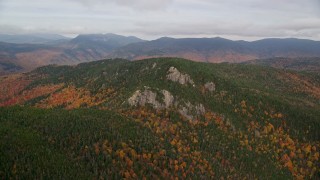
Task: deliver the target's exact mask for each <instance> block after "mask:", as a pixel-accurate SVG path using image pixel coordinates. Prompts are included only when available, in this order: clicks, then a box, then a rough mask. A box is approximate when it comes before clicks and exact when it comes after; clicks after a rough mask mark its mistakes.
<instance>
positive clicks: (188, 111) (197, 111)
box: [178, 102, 206, 120]
mask: <svg viewBox="0 0 320 180" xmlns="http://www.w3.org/2000/svg"><path fill="white" fill-rule="evenodd" d="M178 111H179V113H180V114H181V115H182V116H184V117H185V118H186V119H188V120H192V119H194V116H200V115H204V114H205V113H206V110H205V108H204V106H203V104H201V103H200V104H198V105H193V104H191V103H190V102H187V103H185V106H181V107H180V109H179V110H178Z"/></svg>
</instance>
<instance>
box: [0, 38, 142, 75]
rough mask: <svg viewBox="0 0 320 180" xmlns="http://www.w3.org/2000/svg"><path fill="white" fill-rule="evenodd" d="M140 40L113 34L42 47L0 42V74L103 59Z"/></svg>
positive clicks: (42, 45) (41, 45)
mask: <svg viewBox="0 0 320 180" xmlns="http://www.w3.org/2000/svg"><path fill="white" fill-rule="evenodd" d="M141 41H142V40H141V39H138V38H135V37H125V36H120V35H115V34H91V35H79V36H78V37H76V38H74V39H71V40H69V41H67V42H65V41H64V42H59V43H58V42H57V43H56V44H52V43H51V44H46V45H44V44H13V43H4V42H0V63H1V64H2V66H3V68H1V69H0V74H8V73H13V72H26V71H30V70H33V69H34V68H36V67H39V66H44V65H48V64H78V63H81V62H88V61H95V60H99V59H103V58H104V57H106V56H107V55H108V54H109V53H110V52H111V51H112V50H113V49H115V48H117V47H120V46H122V45H127V44H129V43H133V42H141ZM8 64H11V65H10V66H9V65H8ZM12 65H13V66H12Z"/></svg>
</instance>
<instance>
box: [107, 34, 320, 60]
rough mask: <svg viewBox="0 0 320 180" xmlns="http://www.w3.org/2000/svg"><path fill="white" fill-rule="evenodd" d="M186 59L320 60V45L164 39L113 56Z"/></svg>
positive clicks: (297, 41) (126, 48)
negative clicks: (297, 58) (295, 58)
mask: <svg viewBox="0 0 320 180" xmlns="http://www.w3.org/2000/svg"><path fill="white" fill-rule="evenodd" d="M159 56H160V57H182V58H187V59H191V60H194V61H202V62H215V63H216V62H236V63H238V62H243V61H248V60H253V59H261V58H273V57H291V58H294V57H319V56H320V42H318V41H312V40H304V39H263V40H258V41H253V42H248V41H231V40H228V39H223V38H219V37H218V38H185V39H174V38H160V39H157V40H154V41H148V42H143V43H135V44H129V45H127V46H124V47H121V48H119V49H117V50H116V51H115V52H113V53H112V54H111V55H110V56H109V57H112V58H116V57H117V58H125V59H143V58H148V57H159Z"/></svg>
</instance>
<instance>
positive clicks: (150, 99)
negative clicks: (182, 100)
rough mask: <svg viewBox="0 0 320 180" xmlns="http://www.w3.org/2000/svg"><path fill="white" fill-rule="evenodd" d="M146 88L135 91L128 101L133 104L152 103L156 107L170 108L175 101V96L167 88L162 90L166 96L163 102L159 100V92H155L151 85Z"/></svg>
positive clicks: (143, 104) (144, 104)
mask: <svg viewBox="0 0 320 180" xmlns="http://www.w3.org/2000/svg"><path fill="white" fill-rule="evenodd" d="M145 88H146V89H145V90H143V91H141V90H137V91H135V92H134V93H133V95H132V96H131V97H130V98H129V99H128V103H129V105H131V106H146V105H147V104H149V105H152V106H153V107H154V108H155V109H163V108H169V107H170V106H171V105H172V104H173V102H174V97H173V96H172V95H171V93H170V92H169V91H167V90H161V93H162V95H163V96H164V98H163V99H162V102H163V103H162V102H159V101H158V100H157V95H158V94H157V92H153V91H152V90H150V88H149V87H145Z"/></svg>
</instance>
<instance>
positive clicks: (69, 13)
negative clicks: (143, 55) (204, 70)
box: [0, 0, 320, 40]
mask: <svg viewBox="0 0 320 180" xmlns="http://www.w3.org/2000/svg"><path fill="white" fill-rule="evenodd" d="M39 32H42V33H59V34H65V35H68V34H69V35H76V34H82V33H108V32H112V33H118V34H124V35H136V36H139V37H142V38H147V39H154V38H158V37H161V36H173V37H214V36H222V37H226V38H232V39H246V40H251V39H261V38H264V37H297V38H309V39H315V40H320V2H319V1H318V0H305V1H301V0H268V1H266V0H241V1H239V0H215V1H212V0H135V1H132V0H56V1H54V2H53V1H50V0H33V1H29V0H0V33H11V34H14V33H20V34H21V33H39Z"/></svg>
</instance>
